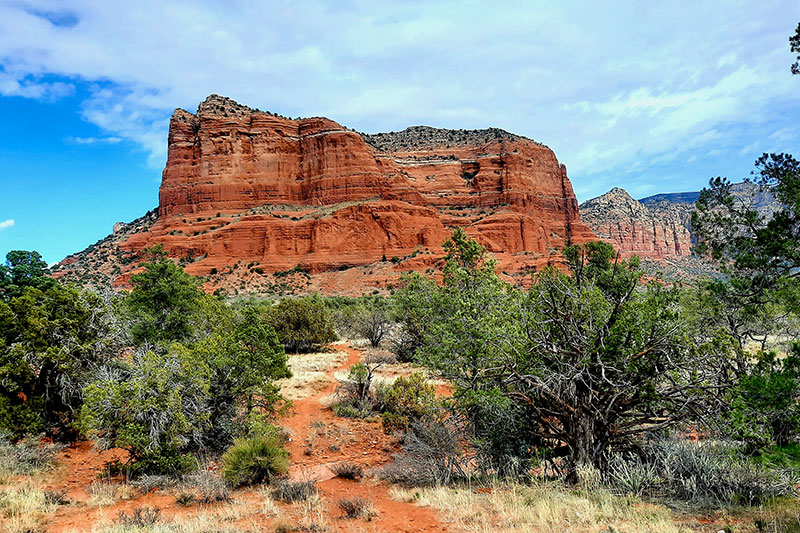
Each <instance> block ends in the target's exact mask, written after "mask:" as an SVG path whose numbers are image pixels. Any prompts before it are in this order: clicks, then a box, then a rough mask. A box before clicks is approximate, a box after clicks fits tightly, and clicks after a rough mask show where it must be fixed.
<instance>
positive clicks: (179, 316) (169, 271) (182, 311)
mask: <svg viewBox="0 0 800 533" xmlns="http://www.w3.org/2000/svg"><path fill="white" fill-rule="evenodd" d="M149 255H150V261H148V262H145V263H143V264H142V265H141V266H142V267H143V268H144V271H143V272H140V273H138V274H134V275H133V276H131V283H132V284H133V290H132V291H131V293H130V294H129V295H128V297H127V298H126V300H125V309H126V311H127V313H128V315H129V319H130V322H131V324H130V328H131V334H132V336H133V342H134V343H135V344H142V343H144V342H148V343H151V344H156V343H159V342H166V343H169V342H174V341H183V340H188V339H190V338H191V337H192V335H193V334H194V333H195V331H196V330H197V329H198V328H197V324H196V321H195V320H194V319H195V318H196V317H197V315H198V312H199V308H200V307H201V306H200V302H201V301H202V300H203V299H204V298H205V294H204V293H203V291H201V290H200V288H199V280H198V279H196V278H194V277H192V276H190V275H189V274H187V273H186V272H184V270H183V269H182V268H181V267H180V266H178V265H176V264H175V263H174V262H172V261H170V260H169V259H168V258H167V254H166V253H165V252H164V251H163V250H162V249H161V247H160V245H159V246H156V247H153V248H151V249H150V250H149Z"/></svg>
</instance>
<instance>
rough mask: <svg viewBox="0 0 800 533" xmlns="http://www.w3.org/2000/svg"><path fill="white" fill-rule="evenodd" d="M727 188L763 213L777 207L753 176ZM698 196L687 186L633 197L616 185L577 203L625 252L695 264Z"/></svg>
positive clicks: (589, 222)
mask: <svg viewBox="0 0 800 533" xmlns="http://www.w3.org/2000/svg"><path fill="white" fill-rule="evenodd" d="M731 192H733V194H734V195H735V196H736V197H738V198H739V199H740V200H742V201H744V202H746V203H747V204H749V205H750V206H752V207H753V208H755V209H756V210H758V211H759V213H760V214H761V215H763V216H765V217H771V216H772V214H773V213H775V211H777V210H778V209H779V208H780V205H779V204H778V202H777V201H776V200H775V197H774V196H773V195H772V194H771V193H770V192H769V191H765V190H763V189H762V188H761V187H760V186H759V185H757V184H755V183H752V182H746V181H745V182H740V183H734V184H733V185H732V186H731ZM699 196H700V192H699V191H691V192H678V193H661V194H654V195H652V196H648V197H646V198H642V199H640V200H635V199H633V198H632V197H631V196H630V195H629V194H628V193H627V192H626V191H625V190H624V189H620V188H619V187H614V188H613V189H611V190H610V191H609V192H607V193H606V194H603V195H601V196H598V197H597V198H592V199H591V200H587V201H585V202H583V203H582V204H580V213H581V220H582V221H583V222H584V223H585V224H586V225H587V226H589V228H590V229H591V230H592V231H593V232H594V233H595V234H596V235H597V236H598V237H599V238H601V239H603V240H605V241H608V242H610V243H611V244H613V245H614V247H615V248H616V249H617V250H619V251H620V252H621V253H622V254H623V255H624V256H630V255H634V254H635V255H638V256H639V257H641V258H643V259H647V260H650V261H655V262H658V263H665V262H672V263H675V264H680V263H683V264H685V265H688V267H689V268H691V269H692V270H697V269H698V268H699V267H698V261H701V260H700V258H697V257H696V256H692V247H693V245H694V243H695V242H696V238H695V236H694V234H693V233H692V224H691V219H692V211H693V210H694V205H695V202H696V201H697V199H698V198H699Z"/></svg>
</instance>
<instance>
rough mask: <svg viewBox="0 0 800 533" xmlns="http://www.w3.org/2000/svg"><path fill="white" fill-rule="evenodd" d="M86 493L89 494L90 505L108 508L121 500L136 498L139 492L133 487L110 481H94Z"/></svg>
mask: <svg viewBox="0 0 800 533" xmlns="http://www.w3.org/2000/svg"><path fill="white" fill-rule="evenodd" d="M86 492H87V493H88V494H89V505H93V506H96V507H107V506H109V505H114V504H115V503H117V502H118V501H119V500H130V499H131V498H133V497H135V496H136V493H137V492H138V491H137V490H136V489H135V488H134V487H132V486H131V485H126V484H120V483H114V482H110V481H93V482H92V484H91V485H90V486H89V488H88V489H87V490H86Z"/></svg>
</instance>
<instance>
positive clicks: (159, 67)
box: [0, 0, 800, 262]
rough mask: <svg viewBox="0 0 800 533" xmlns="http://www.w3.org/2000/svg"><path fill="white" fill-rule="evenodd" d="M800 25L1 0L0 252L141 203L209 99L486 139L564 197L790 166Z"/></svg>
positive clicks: (47, 242) (789, 20) (597, 6)
mask: <svg viewBox="0 0 800 533" xmlns="http://www.w3.org/2000/svg"><path fill="white" fill-rule="evenodd" d="M556 4H558V5H556ZM799 21H800V2H797V0H761V1H759V2H753V1H752V0H747V1H744V0H742V1H737V0H730V1H722V0H706V1H704V2H696V1H679V0H674V1H671V2H661V3H655V2H644V1H627V2H626V1H609V2H596V1H570V0H565V1H562V2H558V3H556V2H544V1H542V2H536V1H524V2H513V1H507V2H492V3H487V2H473V1H466V0H464V1H459V2H436V1H424V2H421V1H416V0H406V1H402V2H391V1H385V0H370V1H367V0H364V1H358V0H339V1H336V2H314V1H306V2H294V1H286V2H278V1H272V2H265V1H233V0H227V1H215V2H203V1H196V0H193V1H191V2H188V1H187V2H164V1H151V0H139V1H137V2H124V3H123V2H107V1H98V0H82V1H54V0H53V1H51V0H42V1H38V0H37V1H24V0H0V117H2V118H1V119H0V187H1V188H2V189H1V190H2V193H1V194H0V254H2V255H5V253H6V252H7V251H9V250H12V249H20V248H22V249H35V250H39V251H40V252H41V253H42V254H43V255H44V257H45V259H46V260H47V261H49V262H53V261H58V260H60V259H62V258H63V257H64V256H65V255H67V254H69V253H71V252H75V251H78V250H80V249H83V248H85V247H86V246H88V245H89V244H91V243H93V242H95V241H96V240H98V239H100V238H102V237H103V236H105V235H106V234H108V233H109V232H110V231H111V226H112V225H113V223H114V222H115V221H129V220H131V219H133V218H136V217H138V216H140V215H141V214H143V213H144V212H145V211H147V210H148V209H150V208H152V207H155V206H156V204H157V202H158V185H159V180H160V174H161V170H162V168H163V165H164V161H165V157H166V134H167V125H168V120H169V116H170V114H171V113H172V110H173V109H174V108H176V107H183V108H186V109H189V110H194V109H195V108H196V106H197V104H198V103H199V102H200V101H201V100H203V99H204V98H205V97H206V96H207V95H208V94H210V93H218V94H223V95H226V96H230V97H232V98H234V99H236V100H238V101H240V102H241V103H244V104H247V105H250V106H253V107H259V108H261V109H267V110H270V111H274V112H277V113H280V114H282V115H286V116H315V115H323V116H328V117H330V118H333V119H334V120H337V121H338V122H340V123H342V124H344V125H346V126H349V127H351V128H355V129H358V130H361V131H366V132H378V131H391V130H399V129H402V128H404V127H406V126H409V125H415V124H427V125H431V126H437V127H449V128H483V127H489V126H496V127H500V128H504V129H507V130H509V131H512V132H515V133H518V134H522V135H525V136H528V137H531V138H533V139H535V140H537V141H541V142H544V143H545V144H547V145H548V146H550V147H551V148H553V150H554V151H555V153H556V155H557V156H558V158H559V160H560V161H561V162H562V163H564V164H566V165H567V169H568V173H569V176H570V178H571V180H572V183H573V187H574V188H575V191H576V194H577V195H578V198H579V200H581V201H582V200H585V199H588V198H591V197H593V196H596V195H598V194H602V193H604V192H606V191H607V190H608V189H610V188H611V187H614V186H620V187H624V188H625V189H627V190H628V191H629V192H631V194H632V195H633V196H635V197H642V196H647V195H650V194H655V193H658V192H677V191H686V190H698V189H700V188H701V187H702V186H703V185H705V184H706V183H707V182H708V179H709V178H710V177H712V176H717V175H724V176H728V177H730V178H732V179H734V180H738V179H740V178H742V177H745V176H746V175H747V174H748V173H749V171H750V170H751V169H752V165H753V161H754V160H755V159H756V158H757V157H758V155H760V154H761V153H762V152H764V151H789V152H793V153H795V154H796V153H797V152H800V150H798V143H799V141H800V125H799V124H800V121H798V117H800V99H798V96H799V95H800V77H794V78H793V77H792V76H791V74H790V72H789V65H790V64H791V62H792V61H793V58H792V56H791V54H790V53H789V49H788V38H789V35H790V34H792V33H793V31H794V28H795V27H796V26H797V23H798V22H799Z"/></svg>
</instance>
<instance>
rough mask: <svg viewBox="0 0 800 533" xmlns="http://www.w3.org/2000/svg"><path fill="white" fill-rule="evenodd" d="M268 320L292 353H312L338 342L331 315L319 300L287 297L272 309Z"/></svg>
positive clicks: (267, 315)
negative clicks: (318, 348) (316, 349)
mask: <svg viewBox="0 0 800 533" xmlns="http://www.w3.org/2000/svg"><path fill="white" fill-rule="evenodd" d="M265 318H266V320H267V322H268V324H269V325H270V326H271V327H272V329H274V330H275V333H277V334H278V338H279V339H280V341H281V342H282V343H283V345H284V346H285V347H286V350H288V351H290V352H308V351H311V350H313V349H315V348H317V347H319V346H321V345H324V344H327V343H329V342H332V341H335V340H336V332H335V331H334V330H333V325H332V323H331V320H330V315H329V312H328V310H327V309H326V308H325V306H324V304H323V303H322V301H320V300H319V299H318V298H287V299H285V300H282V301H281V302H280V303H278V304H277V305H275V306H273V307H271V308H269V309H268V310H267V312H266V317H265Z"/></svg>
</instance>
